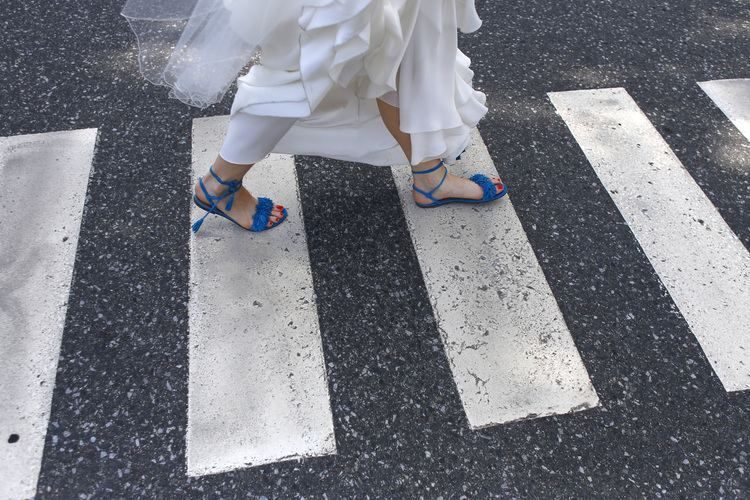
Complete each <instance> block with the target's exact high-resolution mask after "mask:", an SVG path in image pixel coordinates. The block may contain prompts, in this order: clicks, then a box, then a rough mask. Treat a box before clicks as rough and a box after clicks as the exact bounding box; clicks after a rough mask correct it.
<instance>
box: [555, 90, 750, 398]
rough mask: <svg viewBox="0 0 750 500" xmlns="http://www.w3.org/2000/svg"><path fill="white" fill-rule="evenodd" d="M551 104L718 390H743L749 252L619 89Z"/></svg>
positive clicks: (747, 382)
mask: <svg viewBox="0 0 750 500" xmlns="http://www.w3.org/2000/svg"><path fill="white" fill-rule="evenodd" d="M549 97H550V99H551V100H552V103H553V104H554V105H555V107H556V108H557V111H558V113H559V114H560V116H562V118H563V120H565V123H566V124H567V125H568V128H569V129H570V131H571V132H572V133H573V136H574V137H575V139H576V141H578V144H580V146H581V148H582V149H583V152H584V153H585V155H586V157H587V158H588V160H589V162H590V163H591V165H592V166H593V168H594V170H595V171H596V174H597V175H598V176H599V178H600V179H601V181H602V184H603V185H604V187H605V188H606V189H607V191H609V194H610V196H611V197H612V199H613V200H614V202H615V204H616V205H617V208H618V209H619V210H620V212H621V213H622V216H623V217H624V218H625V221H626V222H627V223H628V225H629V226H630V228H631V230H632V231H633V234H634V235H635V237H636V239H637V240H638V242H639V243H640V245H641V247H642V248H643V251H644V252H645V254H646V256H647V257H648V259H649V260H650V261H651V265H652V266H653V267H654V270H655V271H656V273H657V274H658V275H659V277H660V278H661V280H662V282H663V283H664V286H665V287H666V288H667V290H668V291H669V293H670V295H671V296H672V299H673V300H674V302H675V304H676V305H677V307H678V308H679V310H680V312H681V313H682V315H683V316H684V317H685V319H686V321H687V322H688V324H689V325H690V328H691V329H692V331H693V333H694V334H695V336H696V338H697V339H698V341H699V342H700V344H701V347H702V348H703V351H704V352H705V354H706V357H707V358H708V360H709V361H710V362H711V365H712V366H713V368H714V370H715V371H716V374H717V375H718V377H719V379H720V380H721V382H722V383H723V384H724V387H725V388H726V390H727V391H740V390H744V389H748V388H750V253H748V251H747V249H746V248H745V247H744V246H743V245H742V242H740V240H739V239H738V238H737V236H736V235H735V234H734V233H733V232H732V230H731V229H730V228H729V226H727V224H726V222H725V221H724V219H722V218H721V215H719V212H718V211H717V210H716V207H714V206H713V204H711V202H710V201H709V199H708V198H707V197H706V195H705V194H704V193H703V191H701V189H700V187H699V186H698V185H697V184H696V183H695V181H694V180H693V178H692V177H691V176H690V174H689V173H688V172H687V170H685V168H684V167H683V165H682V163H680V161H679V160H678V159H677V157H676V156H675V154H674V153H673V152H672V150H671V149H670V148H669V146H668V145H667V143H666V142H665V141H664V139H663V138H662V137H661V136H660V135H659V133H658V132H657V130H656V129H655V128H654V126H653V125H652V124H651V123H650V122H649V120H648V118H647V117H646V115H645V114H644V113H643V112H642V111H641V110H640V108H638V105H637V104H636V103H635V102H634V101H633V99H632V98H631V97H630V96H629V95H628V93H627V92H626V91H625V89H622V88H614V89H601V90H580V91H572V92H555V93H550V94H549Z"/></svg>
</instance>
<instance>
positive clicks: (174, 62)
mask: <svg viewBox="0 0 750 500" xmlns="http://www.w3.org/2000/svg"><path fill="white" fill-rule="evenodd" d="M123 15H124V16H125V17H126V18H128V21H129V22H130V23H131V26H132V27H133V29H134V31H136V34H137V35H138V40H139V47H140V64H141V71H142V72H143V73H144V76H146V78H148V79H149V80H150V81H152V82H155V83H159V84H164V85H168V86H170V87H171V88H172V95H173V96H174V97H176V98H178V99H180V100H183V101H185V102H188V103H189V104H192V105H197V106H207V105H209V104H211V103H213V102H217V101H218V100H220V99H221V97H222V96H223V95H224V93H225V92H226V90H227V88H228V87H229V85H230V84H231V83H232V81H233V80H234V78H235V77H236V75H237V73H238V72H239V71H240V70H241V69H242V68H243V67H244V66H246V65H247V64H248V63H250V62H253V58H254V57H256V55H257V54H258V51H260V58H259V62H260V64H256V65H254V66H252V68H251V69H250V71H249V72H248V73H247V74H246V75H245V76H243V77H241V78H239V80H238V91H237V95H236V97H235V101H234V103H233V106H232V113H233V114H235V113H250V114H255V115H261V116H279V117H295V118H298V121H297V122H296V124H295V125H294V127H292V129H291V130H290V131H289V133H287V134H286V136H285V137H284V138H283V139H282V140H281V141H280V142H279V143H278V145H277V147H276V149H275V150H274V151H276V152H284V153H292V154H312V155H321V156H327V157H332V158H339V159H343V160H351V161H360V162H366V163H371V164H375V165H391V164H396V163H405V162H406V161H407V159H406V158H405V157H404V155H403V153H402V152H401V150H400V148H399V147H398V146H397V144H396V142H395V140H394V139H393V138H392V137H391V135H390V134H389V133H388V131H387V130H386V128H385V126H384V125H383V123H382V120H381V119H380V116H379V112H378V108H377V103H376V101H375V98H381V99H383V100H385V101H386V102H389V103H391V104H393V105H396V106H398V107H399V108H400V110H401V129H402V130H403V131H404V132H407V133H410V134H411V136H412V158H411V159H410V160H411V163H412V164H416V163H419V162H421V161H424V160H427V159H432V158H443V159H447V160H449V161H450V160H451V159H452V158H455V156H457V155H458V154H460V152H461V151H462V150H463V149H464V148H466V147H467V146H468V145H469V143H470V139H469V132H470V129H471V127H473V126H474V125H476V123H477V122H478V121H479V120H480V119H481V117H482V116H483V115H484V114H485V113H486V111H487V109H486V108H485V106H484V102H485V98H484V95H483V94H482V93H480V92H477V91H475V90H474V89H472V87H471V78H472V76H473V73H472V72H471V70H470V69H469V62H470V61H469V59H468V58H467V57H466V56H465V55H464V54H462V53H461V52H460V51H459V50H458V48H457V29H461V30H462V31H465V32H470V31H474V30H476V29H478V28H479V26H480V24H481V21H480V20H479V18H478V16H477V14H476V10H475V8H474V2H473V0H317V1H316V0H275V1H267V0H189V1H188V0H128V2H127V4H126V5H125V8H124V10H123ZM156 25H162V26H161V27H160V28H155V27H154V26H156ZM170 37H171V38H170ZM255 62H258V61H257V60H256V61H255Z"/></svg>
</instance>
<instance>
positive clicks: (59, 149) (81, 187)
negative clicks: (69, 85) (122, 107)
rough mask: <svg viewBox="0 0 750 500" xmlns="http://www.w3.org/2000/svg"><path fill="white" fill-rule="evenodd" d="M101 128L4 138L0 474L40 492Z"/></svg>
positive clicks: (18, 492)
mask: <svg viewBox="0 0 750 500" xmlns="http://www.w3.org/2000/svg"><path fill="white" fill-rule="evenodd" d="M96 136H97V130H96V129H86V130H77V131H70V132H54V133H46V134H35V135H22V136H15V137H6V138H0V202H1V203H2V211H3V221H2V224H0V270H1V271H0V367H2V370H0V430H1V432H0V477H1V478H2V483H3V486H2V488H3V489H2V496H3V498H10V499H17V498H19V499H20V498H29V497H33V496H34V495H35V494H36V484H37V478H38V475H39V470H40V467H41V461H42V453H43V450H44V440H45V436H46V434H47V424H48V422H49V416H50V406H51V404H52V390H53V388H54V384H55V372H56V368H57V358H58V356H59V350H60V343H61V341H62V333H63V325H64V323H65V314H66V310H67V301H68V294H69V292H70V282H71V277H72V273H73V263H74V260H75V253H76V247H77V244H78V233H79V229H80V223H81V214H82V210H83V204H84V198H85V195H86V187H87V183H88V178H89V173H90V170H91V161H92V158H93V154H94V147H95V143H96Z"/></svg>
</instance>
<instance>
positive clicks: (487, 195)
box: [411, 161, 508, 208]
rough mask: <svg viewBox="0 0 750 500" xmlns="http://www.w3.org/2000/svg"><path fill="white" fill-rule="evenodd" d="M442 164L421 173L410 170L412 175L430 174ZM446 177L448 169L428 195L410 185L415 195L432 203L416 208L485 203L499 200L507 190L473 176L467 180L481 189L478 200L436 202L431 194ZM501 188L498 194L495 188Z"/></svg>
mask: <svg viewBox="0 0 750 500" xmlns="http://www.w3.org/2000/svg"><path fill="white" fill-rule="evenodd" d="M443 166H444V165H443V162H442V161H441V162H440V163H438V166H437V167H435V168H431V169H429V170H424V171H422V172H417V171H415V170H412V171H411V173H413V174H429V173H430V172H434V171H435V170H437V169H439V168H440V167H443ZM446 177H448V168H447V167H446V169H445V174H444V175H443V180H441V181H440V184H438V185H437V187H436V188H435V189H433V190H432V191H430V192H429V193H425V192H424V191H422V190H421V189H418V188H417V187H416V186H414V184H412V186H411V187H412V189H414V191H416V192H417V193H419V194H421V195H423V196H426V197H427V198H429V199H431V200H432V203H428V204H423V203H417V206H419V207H422V208H431V207H437V206H439V205H445V204H446V203H484V202H485V201H493V200H496V199H498V198H501V197H502V196H505V194H506V193H507V192H508V188H506V187H505V184H493V183H492V181H491V180H490V179H489V178H488V177H486V176H484V175H482V174H474V175H473V176H471V178H470V179H469V180H470V181H471V182H473V183H474V184H478V185H479V187H481V188H482V191H483V196H482V199H480V200H472V199H470V198H447V199H445V200H438V199H437V198H435V197H434V196H432V194H433V193H434V192H435V191H437V190H438V189H440V186H442V185H443V182H445V178H446ZM498 187H500V188H502V189H501V190H500V192H499V193H498V192H497V188H498Z"/></svg>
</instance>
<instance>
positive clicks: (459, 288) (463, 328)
mask: <svg viewBox="0 0 750 500" xmlns="http://www.w3.org/2000/svg"><path fill="white" fill-rule="evenodd" d="M473 140H474V146H473V147H472V148H471V149H470V150H469V151H468V152H467V153H464V155H465V156H464V158H463V160H462V161H461V162H459V163H458V164H457V165H455V166H453V167H451V171H452V172H454V173H456V174H459V175H464V176H470V175H471V174H472V173H476V172H478V173H482V174H485V175H487V176H488V177H495V176H497V172H496V171H495V168H494V165H493V162H492V159H491V158H490V156H489V153H488V152H487V148H486V147H485V145H484V143H483V142H482V138H481V137H480V135H479V133H478V132H476V131H474V136H473ZM392 171H393V176H394V178H395V180H396V183H397V185H398V188H399V195H400V196H401V203H402V205H403V209H404V213H405V214H406V220H407V222H408V224H409V228H410V230H411V236H412V241H413V242H414V247H415V248H416V252H417V257H418V259H419V264H420V267H421V269H422V273H423V274H424V279H425V283H426V284H427V291H428V292H429V295H430V301H431V303H432V307H433V311H434V313H435V317H436V319H437V322H438V328H439V330H440V333H441V335H442V339H443V343H444V346H445V351H446V354H447V356H448V360H449V361H450V366H451V369H452V371H453V377H454V379H455V381H456V385H457V387H458V392H459V394H460V396H461V402H462V403H463V407H464V410H465V412H466V415H467V417H468V420H469V424H470V425H471V427H472V428H475V429H477V428H481V427H486V426H489V425H493V424H499V423H503V422H509V421H512V420H517V419H522V418H531V417H541V416H545V415H553V414H559V413H567V412H570V411H575V410H579V409H584V408H591V407H594V406H597V405H598V403H599V399H598V397H597V395H596V392H595V391H594V388H593V386H592V385H591V381H590V380H589V377H588V373H587V372H586V368H585V367H584V365H583V362H582V360H581V358H580V356H579V354H578V351H577V349H576V347H575V345H574V343H573V340H572V338H571V336H570V332H569V331H568V329H567V326H566V325H565V321H564V319H563V317H562V314H561V312H560V309H559V308H558V306H557V302H556V301H555V298H554V296H553V295H552V291H551V290H550V288H549V285H548V284H547V281H546V280H545V278H544V274H543V273H542V270H541V268H540V267H539V263H538V262H537V260H536V257H535V255H534V252H533V250H532V248H531V245H530V244H529V241H528V239H527V237H526V234H525V233H524V231H523V228H522V226H521V222H520V221H519V220H518V217H517V216H516V213H515V211H514V209H513V205H512V204H511V202H510V199H509V197H508V196H506V197H505V198H504V199H502V200H499V201H497V202H492V203H486V204H481V205H464V204H455V205H444V206H442V207H438V208H432V209H428V210H425V209H421V208H418V207H417V206H416V204H415V203H414V200H413V198H412V195H411V174H410V172H409V168H408V167H401V166H400V167H393V169H392Z"/></svg>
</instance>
